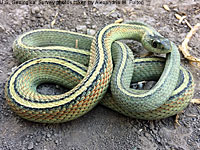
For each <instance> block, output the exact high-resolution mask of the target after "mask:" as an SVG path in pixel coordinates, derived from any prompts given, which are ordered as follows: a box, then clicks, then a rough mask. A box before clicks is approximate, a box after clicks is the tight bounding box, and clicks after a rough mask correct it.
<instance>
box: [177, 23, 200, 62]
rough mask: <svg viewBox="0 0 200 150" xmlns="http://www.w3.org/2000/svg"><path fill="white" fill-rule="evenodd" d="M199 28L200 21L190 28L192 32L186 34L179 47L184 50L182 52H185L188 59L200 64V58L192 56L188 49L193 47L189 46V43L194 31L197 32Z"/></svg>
mask: <svg viewBox="0 0 200 150" xmlns="http://www.w3.org/2000/svg"><path fill="white" fill-rule="evenodd" d="M199 29H200V23H197V24H196V25H195V26H194V27H193V28H192V29H191V30H190V32H189V33H188V34H187V35H186V37H185V39H184V41H183V42H182V44H181V45H179V49H180V50H181V51H182V53H183V55H184V57H185V58H187V59H188V60H189V61H191V62H197V63H199V65H200V59H198V58H196V57H194V56H192V55H191V54H190V53H189V51H188V49H191V48H190V47H189V46H188V43H189V41H190V39H191V37H192V36H193V35H194V33H196V32H197V30H199Z"/></svg>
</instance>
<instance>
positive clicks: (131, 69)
mask: <svg viewBox="0 0 200 150" xmlns="http://www.w3.org/2000/svg"><path fill="white" fill-rule="evenodd" d="M120 39H133V40H136V41H139V42H141V43H142V45H143V47H144V48H145V49H147V50H149V51H151V52H156V53H167V55H166V62H165V64H163V59H161V58H148V60H146V59H144V58H143V59H134V57H133V54H132V52H131V51H130V49H129V48H128V47H127V46H126V45H125V44H123V43H121V42H115V41H116V40H120ZM13 50H14V54H15V56H16V57H17V59H18V60H19V61H20V62H23V63H22V64H21V65H20V66H19V67H18V68H17V69H16V70H15V71H14V72H13V73H12V75H11V76H10V78H9V79H8V81H7V83H6V86H5V96H6V99H7V101H8V104H9V105H10V106H11V108H12V110H14V111H15V112H16V113H17V114H18V115H19V116H21V117H23V118H25V119H28V120H31V121H36V122H46V123H55V122H65V121H69V120H73V119H75V118H78V117H80V116H82V115H83V114H85V113H87V112H88V111H89V110H91V109H92V108H93V107H94V106H95V105H96V104H97V103H98V102H99V101H100V100H101V99H102V98H103V96H104V95H105V93H106V91H107V88H108V86H109V83H110V80H111V92H112V95H111V96H110V94H109V93H108V94H107V95H106V96H105V98H104V99H103V100H102V103H103V104H104V105H106V106H107V107H109V108H112V109H113V110H116V111H118V112H121V113H122V114H125V115H127V116H131V117H136V118H141V119H160V118H164V117H167V116H170V115H173V114H175V113H177V112H179V111H181V110H182V109H183V108H185V107H186V106H187V104H188V102H189V100H190V98H191V96H192V95H193V79H192V76H191V74H190V73H189V72H188V71H187V70H186V69H184V68H183V67H181V69H180V56H179V52H178V49H177V48H176V46H175V45H174V44H173V43H172V42H170V41H169V40H168V39H166V38H164V37H162V36H161V35H160V34H159V33H158V32H156V31H155V30H154V29H153V28H151V27H149V26H147V25H145V24H142V23H130V24H110V25H108V26H106V27H104V28H102V29H101V30H99V31H98V32H97V34H96V36H95V37H91V36H87V35H84V34H79V33H74V32H69V31H64V30H55V29H39V30H34V31H30V32H27V33H24V34H23V35H21V36H19V37H18V38H17V40H15V42H14V44H13ZM111 51H112V53H111ZM112 57H113V58H112ZM113 61H114V71H113ZM137 62H140V63H138V64H137ZM146 66H148V67H146ZM135 68H138V69H135ZM159 68H162V69H160V71H159ZM138 70H140V71H139V72H142V71H143V70H145V71H143V74H142V73H139V72H138ZM135 72H137V73H136V74H138V75H139V76H140V77H142V76H143V77H144V78H146V79H147V80H148V79H151V78H152V77H153V79H155V80H158V82H157V84H156V85H155V86H154V87H153V88H152V89H151V90H148V91H145V90H143V91H139V90H134V89H131V88H129V86H130V83H131V82H132V81H137V80H142V79H141V78H138V79H135V78H132V75H134V76H137V75H136V74H134V73H135ZM179 73H180V75H179ZM150 74H151V75H152V76H150ZM158 75H160V77H159V79H158ZM111 76H112V79H111ZM183 81H184V82H183ZM46 82H51V83H56V84H60V85H62V86H64V87H65V88H67V89H69V91H68V92H66V93H63V94H60V95H43V94H40V93H38V92H37V86H38V85H40V84H42V83H46ZM178 83H180V84H178ZM174 89H175V90H174ZM111 97H112V98H111ZM109 99H111V100H109ZM177 99H178V100H179V101H175V100H177ZM180 99H181V100H180ZM174 101H175V102H174ZM172 103H173V104H172ZM165 106H167V108H165ZM148 112H150V114H149V113H148Z"/></svg>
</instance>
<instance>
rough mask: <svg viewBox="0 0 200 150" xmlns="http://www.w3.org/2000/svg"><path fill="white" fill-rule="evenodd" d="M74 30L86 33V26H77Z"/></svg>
mask: <svg viewBox="0 0 200 150" xmlns="http://www.w3.org/2000/svg"><path fill="white" fill-rule="evenodd" d="M76 30H77V31H83V32H86V30H87V27H86V25H78V26H77V27H76Z"/></svg>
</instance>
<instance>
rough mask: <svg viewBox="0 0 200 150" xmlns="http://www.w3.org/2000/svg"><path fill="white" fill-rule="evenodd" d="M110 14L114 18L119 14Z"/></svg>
mask: <svg viewBox="0 0 200 150" xmlns="http://www.w3.org/2000/svg"><path fill="white" fill-rule="evenodd" d="M110 16H111V17H113V18H117V17H118V14H117V13H112V14H111V15H110Z"/></svg>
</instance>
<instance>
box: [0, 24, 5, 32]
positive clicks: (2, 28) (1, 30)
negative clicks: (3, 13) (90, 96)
mask: <svg viewBox="0 0 200 150" xmlns="http://www.w3.org/2000/svg"><path fill="white" fill-rule="evenodd" d="M3 31H5V28H4V27H3V25H2V24H0V32H3Z"/></svg>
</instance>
